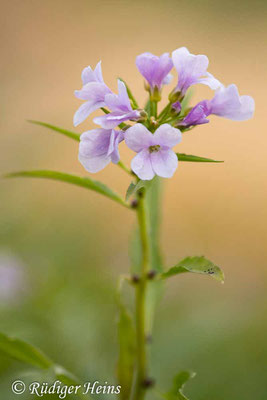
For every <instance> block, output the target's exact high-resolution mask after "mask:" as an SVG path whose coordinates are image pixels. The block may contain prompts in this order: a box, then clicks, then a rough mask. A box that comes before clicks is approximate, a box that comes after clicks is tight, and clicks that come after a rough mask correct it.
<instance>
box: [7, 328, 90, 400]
mask: <svg viewBox="0 0 267 400" xmlns="http://www.w3.org/2000/svg"><path fill="white" fill-rule="evenodd" d="M0 352H2V353H3V354H5V355H6V356H8V357H11V358H13V359H15V360H17V361H21V362H23V363H26V364H29V365H31V366H33V367H38V368H40V369H42V370H50V371H51V372H52V373H53V374H54V376H55V378H56V379H57V380H59V381H61V382H62V383H63V384H65V385H69V386H70V385H81V383H80V382H79V380H78V379H77V378H76V377H75V376H74V375H72V374H71V373H70V372H69V371H67V370H66V369H65V368H63V367H61V366H60V365H57V364H55V363H54V362H53V361H52V360H50V359H49V358H48V357H47V356H46V355H45V354H44V353H42V351H41V350H39V349H38V348H36V347H34V346H32V345H31V344H29V343H26V342H24V341H23V340H20V339H16V338H13V337H10V336H8V335H5V334H3V333H0ZM81 387H82V385H81ZM78 394H79V396H80V397H81V398H84V399H86V398H88V399H89V395H83V394H82V393H81V389H80V390H79V392H78Z"/></svg>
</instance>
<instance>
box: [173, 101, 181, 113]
mask: <svg viewBox="0 0 267 400" xmlns="http://www.w3.org/2000/svg"><path fill="white" fill-rule="evenodd" d="M181 109H182V106H181V103H180V101H176V102H175V103H173V104H172V109H171V113H172V114H174V115H178V114H180V112H181Z"/></svg>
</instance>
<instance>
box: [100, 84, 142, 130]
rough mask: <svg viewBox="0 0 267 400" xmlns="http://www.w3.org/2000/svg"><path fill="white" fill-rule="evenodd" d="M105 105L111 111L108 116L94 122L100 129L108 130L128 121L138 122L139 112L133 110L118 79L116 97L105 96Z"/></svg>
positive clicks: (124, 88)
mask: <svg viewBox="0 0 267 400" xmlns="http://www.w3.org/2000/svg"><path fill="white" fill-rule="evenodd" d="M105 104H106V106H107V107H108V108H109V109H110V110H111V111H112V112H111V113H109V114H106V115H102V116H101V117H95V118H94V122H95V123H96V124H98V125H100V126H102V128H105V129H110V128H115V126H117V125H119V124H121V123H122V122H124V121H128V120H138V119H139V118H140V116H141V115H140V111H139V110H133V108H132V106H131V103H130V100H129V97H128V94H127V89H126V86H125V84H124V83H123V82H122V81H121V80H119V79H118V95H116V94H113V93H112V94H107V95H106V96H105Z"/></svg>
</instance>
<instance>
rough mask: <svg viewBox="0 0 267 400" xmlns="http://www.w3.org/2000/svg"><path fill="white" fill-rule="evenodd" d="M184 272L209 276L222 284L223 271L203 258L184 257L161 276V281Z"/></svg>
mask: <svg viewBox="0 0 267 400" xmlns="http://www.w3.org/2000/svg"><path fill="white" fill-rule="evenodd" d="M184 272H193V273H196V274H204V275H210V276H212V278H214V279H216V280H217V281H220V282H222V283H223V282H224V273H223V271H222V270H221V269H220V268H219V267H218V266H217V265H215V264H214V263H213V262H212V261H210V260H208V259H207V258H205V257H204V256H201V257H199V256H196V257H186V258H184V259H183V260H182V261H180V262H179V263H178V264H177V265H175V266H174V267H172V268H170V269H169V270H168V271H167V272H164V273H163V274H161V278H162V279H166V278H169V277H171V276H174V275H178V274H182V273H184Z"/></svg>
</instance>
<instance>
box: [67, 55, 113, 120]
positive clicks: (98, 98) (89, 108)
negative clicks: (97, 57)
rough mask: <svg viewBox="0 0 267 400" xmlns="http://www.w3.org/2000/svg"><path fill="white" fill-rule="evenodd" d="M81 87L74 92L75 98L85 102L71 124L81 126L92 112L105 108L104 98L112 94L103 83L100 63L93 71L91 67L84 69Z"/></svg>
mask: <svg viewBox="0 0 267 400" xmlns="http://www.w3.org/2000/svg"><path fill="white" fill-rule="evenodd" d="M82 82H83V87H82V89H81V90H75V96H76V97H77V98H78V99H81V100H86V102H85V103H83V104H82V105H81V106H80V107H79V108H78V110H77V111H76V113H75V115H74V118H73V124H74V126H77V125H79V124H81V123H82V122H83V121H84V120H85V119H86V118H87V117H88V116H89V115H90V114H91V113H92V112H93V111H95V110H97V109H99V108H101V107H104V106H105V96H106V94H108V93H112V92H111V90H110V89H109V88H108V87H107V85H106V84H105V83H104V80H103V76H102V70H101V61H100V62H99V63H98V64H97V66H96V67H95V70H94V71H93V70H92V68H91V67H86V68H84V70H83V71H82Z"/></svg>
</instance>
